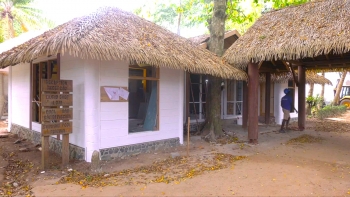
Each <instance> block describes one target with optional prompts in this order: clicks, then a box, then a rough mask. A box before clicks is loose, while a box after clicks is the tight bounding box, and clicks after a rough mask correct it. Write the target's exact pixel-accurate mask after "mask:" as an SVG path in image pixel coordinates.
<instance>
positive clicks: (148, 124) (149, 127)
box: [128, 65, 159, 133]
mask: <svg viewBox="0 0 350 197" xmlns="http://www.w3.org/2000/svg"><path fill="white" fill-rule="evenodd" d="M157 72H158V69H157V68H153V67H150V66H135V65H132V66H130V67H129V76H130V77H135V76H136V77H139V78H140V79H133V78H129V87H128V88H129V101H128V104H129V133H137V132H144V131H157V130H158V129H159V128H158V125H159V123H158V121H159V118H158V106H159V103H158V95H159V93H158V90H159V88H158V85H159V82H158V81H157V80H152V79H149V78H157V77H158V76H157ZM142 78H144V79H142Z"/></svg>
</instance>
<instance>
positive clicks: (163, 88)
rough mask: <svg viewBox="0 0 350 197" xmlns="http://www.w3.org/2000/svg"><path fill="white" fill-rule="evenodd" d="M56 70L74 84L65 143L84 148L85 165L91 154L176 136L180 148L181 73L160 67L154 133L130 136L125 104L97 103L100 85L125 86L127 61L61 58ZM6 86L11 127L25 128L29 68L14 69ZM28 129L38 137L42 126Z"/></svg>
mask: <svg viewBox="0 0 350 197" xmlns="http://www.w3.org/2000/svg"><path fill="white" fill-rule="evenodd" d="M45 60H46V59H45V58H39V59H38V61H45ZM60 66H61V68H60V69H61V79H65V80H73V133H72V134H70V139H69V141H70V143H71V144H74V145H77V146H80V147H84V148H86V160H87V161H90V159H91V154H92V152H93V151H94V150H98V149H103V148H109V147H116V146H123V145H129V144H136V143H143V142H148V141H156V140H163V139H169V138H176V137H179V138H180V143H183V123H184V120H183V114H184V112H183V103H184V88H185V86H184V72H183V71H181V70H173V69H167V68H160V82H159V83H160V84H159V85H160V86H159V102H160V103H159V113H160V114H159V121H160V122H159V131H149V132H140V133H133V134H129V132H128V102H100V86H126V87H127V86H128V78H129V69H128V62H126V61H97V60H82V59H79V58H75V57H72V56H69V55H63V56H61V65H60ZM11 84H12V86H11V87H12V89H13V94H12V103H13V104H12V109H13V112H12V114H13V116H12V117H13V123H15V124H18V125H21V126H23V127H26V128H29V124H30V123H29V106H30V105H29V104H30V99H29V97H30V65H29V64H19V65H16V66H14V67H13V73H12V83H11ZM32 129H33V130H36V131H38V132H40V130H41V125H40V124H38V123H32Z"/></svg>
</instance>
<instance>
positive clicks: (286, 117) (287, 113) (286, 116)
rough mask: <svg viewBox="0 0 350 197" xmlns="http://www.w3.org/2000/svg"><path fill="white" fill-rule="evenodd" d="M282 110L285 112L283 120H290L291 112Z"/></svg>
mask: <svg viewBox="0 0 350 197" xmlns="http://www.w3.org/2000/svg"><path fill="white" fill-rule="evenodd" d="M282 110H283V120H288V118H289V117H290V111H289V110H286V109H283V108H282Z"/></svg>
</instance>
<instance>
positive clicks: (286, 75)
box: [259, 71, 332, 85]
mask: <svg viewBox="0 0 350 197" xmlns="http://www.w3.org/2000/svg"><path fill="white" fill-rule="evenodd" d="M295 74H296V76H298V72H297V71H295ZM305 78H306V83H308V84H310V83H314V84H327V85H332V82H331V81H330V80H329V79H327V78H325V77H323V76H320V75H318V74H316V73H314V72H306V77H305ZM288 80H293V74H292V73H291V72H283V73H274V74H271V81H272V82H275V83H284V82H288ZM259 81H260V83H265V82H266V75H265V73H261V74H260V78H259Z"/></svg>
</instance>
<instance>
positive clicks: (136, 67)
mask: <svg viewBox="0 0 350 197" xmlns="http://www.w3.org/2000/svg"><path fill="white" fill-rule="evenodd" d="M143 67H151V68H152V69H154V71H155V77H146V76H143V77H141V76H130V72H129V70H130V69H140V70H143V69H146V68H143ZM130 79H131V80H142V81H147V80H148V81H157V100H156V103H157V115H156V119H157V120H156V127H155V129H154V130H151V131H140V132H136V133H130V132H129V129H130V128H129V126H130V123H129V117H128V134H137V133H144V132H154V131H159V130H160V126H159V125H160V124H159V123H160V116H159V115H160V114H159V101H160V99H159V95H160V92H159V90H160V88H159V87H160V68H159V67H155V66H151V65H147V66H139V65H137V64H131V65H129V67H128V83H129V80H130ZM128 105H129V101H128Z"/></svg>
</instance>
